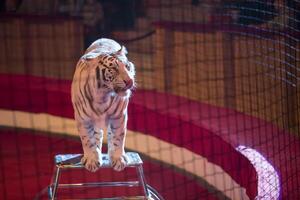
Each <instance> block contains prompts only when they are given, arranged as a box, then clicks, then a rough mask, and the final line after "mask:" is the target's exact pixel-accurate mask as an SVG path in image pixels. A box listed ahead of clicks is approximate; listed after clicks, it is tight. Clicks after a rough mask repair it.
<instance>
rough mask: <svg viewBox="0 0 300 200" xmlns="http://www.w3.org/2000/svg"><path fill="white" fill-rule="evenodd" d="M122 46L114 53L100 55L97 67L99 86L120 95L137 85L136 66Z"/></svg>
mask: <svg viewBox="0 0 300 200" xmlns="http://www.w3.org/2000/svg"><path fill="white" fill-rule="evenodd" d="M126 53H127V51H126V49H125V47H122V48H121V49H120V50H119V51H117V52H116V53H113V54H104V55H101V56H99V59H98V60H97V62H98V63H97V67H96V79H97V87H98V88H103V89H106V90H109V91H112V92H115V93H116V94H119V95H126V94H128V93H130V90H131V89H133V88H134V87H135V80H134V77H135V68H134V65H133V63H132V62H130V61H128V59H127V57H126Z"/></svg>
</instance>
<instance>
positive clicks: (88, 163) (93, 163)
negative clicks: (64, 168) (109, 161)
mask: <svg viewBox="0 0 300 200" xmlns="http://www.w3.org/2000/svg"><path fill="white" fill-rule="evenodd" d="M81 163H82V164H83V165H84V167H85V168H86V169H87V170H88V171H90V172H95V171H97V170H98V169H99V168H100V167H101V152H100V150H99V149H96V150H94V151H90V152H89V153H84V156H83V158H82V159H81Z"/></svg>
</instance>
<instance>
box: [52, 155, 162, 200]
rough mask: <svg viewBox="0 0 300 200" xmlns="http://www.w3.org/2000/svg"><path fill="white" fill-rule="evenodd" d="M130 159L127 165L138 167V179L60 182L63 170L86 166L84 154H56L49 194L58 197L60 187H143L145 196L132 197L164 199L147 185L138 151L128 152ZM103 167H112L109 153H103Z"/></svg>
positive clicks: (54, 197) (53, 197)
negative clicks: (82, 161)
mask: <svg viewBox="0 0 300 200" xmlns="http://www.w3.org/2000/svg"><path fill="white" fill-rule="evenodd" d="M126 155H127V158H128V161H127V165H126V167H134V168H136V171H137V175H138V177H139V180H137V181H119V182H117V181H114V182H92V183H68V184H60V183H59V178H60V174H61V173H62V171H63V170H66V169H68V170H70V169H78V168H79V169H84V166H83V165H82V164H81V162H80V160H81V158H82V156H83V155H82V154H63V155H56V156H55V159H54V162H55V169H54V174H53V177H52V181H51V184H50V185H49V187H48V196H49V199H51V200H54V199H56V197H57V191H58V189H59V188H78V187H118V186H126V187H142V188H143V193H144V194H143V196H136V197H130V199H149V200H150V199H151V200H152V199H153V200H163V198H162V196H161V195H160V194H158V193H157V191H156V190H155V189H154V188H152V187H151V186H149V185H147V183H146V180H145V176H144V172H143V161H142V159H141V158H140V156H139V154H138V153H135V152H127V153H126ZM101 168H111V164H110V161H109V157H108V155H107V154H103V155H102V166H101ZM103 199H106V200H108V199H115V200H116V199H127V198H124V197H113V198H103Z"/></svg>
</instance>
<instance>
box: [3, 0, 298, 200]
mask: <svg viewBox="0 0 300 200" xmlns="http://www.w3.org/2000/svg"><path fill="white" fill-rule="evenodd" d="M0 7H1V13H0V16H1V17H0V38H1V41H2V42H1V44H0V77H1V78H0V82H1V84H0V87H1V90H2V92H1V98H0V126H1V129H0V138H1V139H0V199H47V198H48V197H47V194H46V193H47V191H46V188H47V186H48V185H49V184H50V180H51V177H52V174H53V167H54V162H53V159H54V156H55V155H57V154H68V153H82V146H81V142H80V139H79V137H78V133H77V129H76V125H75V121H74V116H73V108H72V104H71V97H70V90H71V81H72V78H73V73H74V70H75V66H76V63H77V61H78V59H79V58H80V57H81V56H82V55H83V53H84V51H85V49H86V47H88V46H89V45H90V44H91V42H92V41H94V40H95V39H97V38H101V37H108V38H112V39H115V40H116V41H118V42H119V43H120V44H122V45H124V46H126V48H127V50H128V58H129V60H130V61H131V62H133V63H134V64H135V67H136V83H137V88H136V89H135V90H134V91H133V95H132V96H131V98H130V103H129V107H128V130H127V136H126V145H125V147H126V150H127V151H135V152H138V153H139V154H140V155H141V157H142V159H143V162H144V164H143V168H144V173H145V177H146V181H147V183H148V184H149V185H151V186H152V187H153V188H155V189H156V190H157V191H158V192H159V193H160V194H161V195H162V196H163V197H164V199H172V200H173V199H174V200H175V199H178V200H183V199H291V200H294V199H300V189H299V188H300V168H299V166H300V138H299V137H300V134H299V132H300V126H299V124H300V123H299V121H300V116H299V115H300V109H299V108H300V97H299V95H300V90H299V64H300V61H299V58H300V46H299V44H300V43H299V37H300V33H299V29H300V12H299V8H300V2H299V1H297V0H287V1H283V0H268V1H262V0H253V1H250V0H249V1H248V0H243V1H236V0H232V1H226V0H214V1H204V0H203V1H200V0H172V1H171V0H168V1H162V0H154V1H152V0H151V1H150V0H127V1H105V0H100V1H80V0H78V1H70V2H67V1H53V2H52V1H39V0H34V1H32V2H31V3H28V2H27V1H18V2H17V3H15V1H9V0H6V1H4V3H1V4H0ZM104 143H105V144H106V143H107V139H106V136H105V139H104ZM106 151H107V147H106V145H104V147H103V152H106ZM136 178H137V176H136V172H135V171H134V170H133V169H125V170H124V171H122V172H115V171H113V170H112V169H100V170H99V171H97V172H95V173H91V172H88V171H86V170H70V171H66V172H64V173H63V174H62V177H61V179H60V181H61V182H62V183H70V182H73V183H76V182H95V181H97V182H99V181H100V182H105V181H122V180H123V181H124V180H129V181H132V180H135V179H136ZM141 192H142V191H141V188H135V187H132V188H126V187H118V188H75V189H60V190H59V191H58V199H61V198H76V199H82V198H98V197H123V198H125V197H128V196H134V195H138V194H141Z"/></svg>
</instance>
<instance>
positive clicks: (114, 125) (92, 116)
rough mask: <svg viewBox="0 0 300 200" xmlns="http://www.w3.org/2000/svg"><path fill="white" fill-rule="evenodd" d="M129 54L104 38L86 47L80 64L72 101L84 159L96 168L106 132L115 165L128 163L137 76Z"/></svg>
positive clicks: (78, 64)
mask: <svg viewBox="0 0 300 200" xmlns="http://www.w3.org/2000/svg"><path fill="white" fill-rule="evenodd" d="M126 54H127V51H126V49H125V47H124V46H122V47H121V46H120V45H119V44H118V43H117V42H115V41H114V40H110V39H105V38H102V39H99V40H97V41H95V42H94V43H93V44H92V45H91V46H90V47H89V48H88V49H87V50H86V52H85V54H84V55H83V56H82V57H81V58H80V60H79V61H78V63H77V66H76V70H75V73H74V77H73V81H72V87H71V97H72V104H73V108H74V117H75V121H76V123H77V128H78V132H79V135H80V139H81V142H82V147H83V152H84V156H83V158H82V160H81V162H82V163H83V164H84V165H85V168H86V169H87V170H89V171H92V172H94V171H96V170H97V169H98V168H99V167H100V166H101V149H102V140H103V134H104V133H107V139H108V154H109V156H110V159H111V163H112V166H113V168H114V169H115V170H117V171H121V170H123V169H124V167H125V165H126V156H125V151H124V143H125V136H126V129H127V127H126V126H127V107H128V102H129V97H130V95H131V89H132V88H133V87H134V76H135V70H134V65H133V64H132V63H131V62H129V61H128V59H127V57H126Z"/></svg>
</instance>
